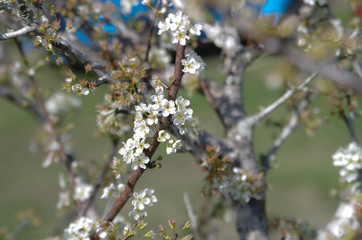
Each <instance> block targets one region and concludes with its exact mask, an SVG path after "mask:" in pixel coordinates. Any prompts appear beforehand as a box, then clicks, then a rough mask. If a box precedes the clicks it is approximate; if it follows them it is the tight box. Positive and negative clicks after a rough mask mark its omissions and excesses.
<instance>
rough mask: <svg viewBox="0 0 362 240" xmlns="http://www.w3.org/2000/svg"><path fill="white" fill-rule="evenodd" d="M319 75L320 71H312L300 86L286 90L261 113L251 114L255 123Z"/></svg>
mask: <svg viewBox="0 0 362 240" xmlns="http://www.w3.org/2000/svg"><path fill="white" fill-rule="evenodd" d="M317 75H318V73H312V74H311V75H309V77H308V78H307V79H306V80H305V81H304V82H303V83H301V84H300V85H299V86H297V87H292V88H291V89H289V90H288V91H286V92H285V93H284V94H283V95H282V96H281V97H280V98H278V99H277V100H276V101H275V102H273V103H272V104H270V105H269V106H268V107H266V108H264V109H263V110H262V111H260V112H259V113H257V114H255V115H253V116H251V118H252V119H253V123H254V124H257V123H258V122H260V121H261V120H262V119H264V118H265V117H266V116H267V115H269V114H270V113H271V112H273V111H274V110H275V109H276V108H277V107H279V106H280V105H281V104H282V103H284V102H285V101H286V100H288V99H289V98H290V97H291V96H293V94H295V93H296V92H298V91H302V90H303V89H304V88H305V86H306V85H307V84H308V83H310V82H311V81H312V80H313V79H314V78H315V77H316V76H317Z"/></svg>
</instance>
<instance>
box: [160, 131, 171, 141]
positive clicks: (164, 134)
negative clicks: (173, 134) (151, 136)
mask: <svg viewBox="0 0 362 240" xmlns="http://www.w3.org/2000/svg"><path fill="white" fill-rule="evenodd" d="M168 139H170V134H169V133H168V132H166V131H165V130H161V131H159V132H158V138H157V141H159V142H166V141H167V140H168Z"/></svg>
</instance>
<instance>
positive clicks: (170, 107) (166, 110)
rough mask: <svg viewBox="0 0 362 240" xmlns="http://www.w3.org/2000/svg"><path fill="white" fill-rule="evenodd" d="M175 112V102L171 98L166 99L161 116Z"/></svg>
mask: <svg viewBox="0 0 362 240" xmlns="http://www.w3.org/2000/svg"><path fill="white" fill-rule="evenodd" d="M175 112H176V108H175V102H174V101H172V100H169V101H167V102H166V104H165V105H164V106H163V111H162V116H164V117H168V116H169V115H172V114H174V113H175Z"/></svg>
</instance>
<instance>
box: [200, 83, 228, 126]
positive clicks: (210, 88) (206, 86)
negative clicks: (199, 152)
mask: <svg viewBox="0 0 362 240" xmlns="http://www.w3.org/2000/svg"><path fill="white" fill-rule="evenodd" d="M215 85H216V83H214V84H213V85H212V83H210V80H208V79H204V78H200V88H201V90H202V93H203V94H204V95H205V97H206V100H207V101H208V102H209V104H210V106H211V107H212V108H213V109H214V111H215V112H216V114H217V116H218V118H219V119H220V121H221V123H222V124H223V126H224V128H226V125H225V122H224V121H223V116H222V114H221V112H220V109H219V107H218V104H217V97H216V95H219V96H220V95H221V94H222V89H221V87H220V86H215ZM215 91H217V92H218V93H219V94H216V93H215Z"/></svg>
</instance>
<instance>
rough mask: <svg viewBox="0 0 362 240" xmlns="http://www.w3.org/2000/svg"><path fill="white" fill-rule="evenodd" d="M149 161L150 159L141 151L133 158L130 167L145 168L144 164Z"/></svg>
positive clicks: (135, 168)
mask: <svg viewBox="0 0 362 240" xmlns="http://www.w3.org/2000/svg"><path fill="white" fill-rule="evenodd" d="M149 162H150V159H149V158H148V157H147V156H146V155H145V154H144V153H141V154H140V155H138V156H136V157H135V158H134V159H133V163H132V169H133V170H137V169H138V168H143V169H146V164H147V163H149Z"/></svg>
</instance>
